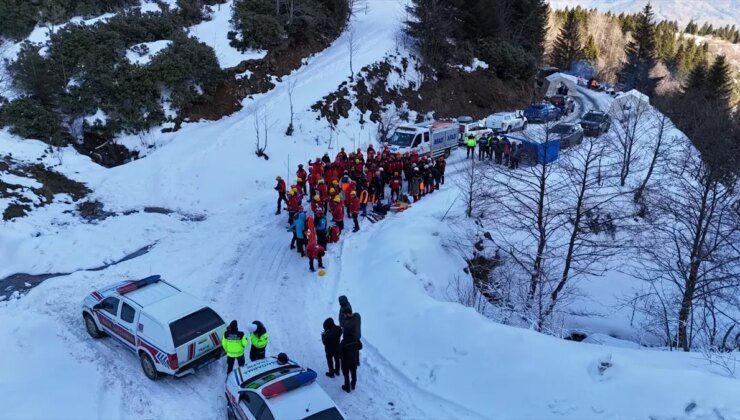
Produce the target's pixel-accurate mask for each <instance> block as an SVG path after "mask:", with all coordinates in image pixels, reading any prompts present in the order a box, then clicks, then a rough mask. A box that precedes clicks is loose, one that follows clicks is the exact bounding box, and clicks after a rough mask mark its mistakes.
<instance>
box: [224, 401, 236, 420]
mask: <svg viewBox="0 0 740 420" xmlns="http://www.w3.org/2000/svg"><path fill="white" fill-rule="evenodd" d="M226 417H228V419H229V420H239V419H238V418H237V417H236V414H234V409H233V408H231V404H227V405H226Z"/></svg>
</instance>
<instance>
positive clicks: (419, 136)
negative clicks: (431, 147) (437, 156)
mask: <svg viewBox="0 0 740 420" xmlns="http://www.w3.org/2000/svg"><path fill="white" fill-rule="evenodd" d="M419 143H421V135H419V134H417V135H416V137H414V143H413V144H412V145H411V147H416V146H418V145H419Z"/></svg>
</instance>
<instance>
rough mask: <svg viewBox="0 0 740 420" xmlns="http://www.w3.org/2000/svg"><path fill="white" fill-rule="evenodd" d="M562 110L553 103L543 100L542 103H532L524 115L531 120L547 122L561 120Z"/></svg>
mask: <svg viewBox="0 0 740 420" xmlns="http://www.w3.org/2000/svg"><path fill="white" fill-rule="evenodd" d="M561 116H562V112H561V111H560V109H559V108H558V107H556V106H555V105H553V104H550V103H547V102H543V103H541V104H532V105H530V106H528V107H527V109H525V110H524V117H526V118H527V121H529V122H533V123H536V122H547V121H555V120H559V119H560V117H561Z"/></svg>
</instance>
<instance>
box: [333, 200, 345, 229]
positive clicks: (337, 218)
mask: <svg viewBox="0 0 740 420" xmlns="http://www.w3.org/2000/svg"><path fill="white" fill-rule="evenodd" d="M332 202H333V203H334V208H332V209H331V216H332V218H334V224H336V225H337V227H339V230H344V203H342V197H340V196H339V195H338V194H337V195H336V196H335V197H334V200H332Z"/></svg>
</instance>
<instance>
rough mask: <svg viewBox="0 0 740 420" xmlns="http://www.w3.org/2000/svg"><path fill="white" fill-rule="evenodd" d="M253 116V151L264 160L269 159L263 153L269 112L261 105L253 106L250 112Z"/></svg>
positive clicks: (265, 145) (265, 144) (265, 146)
mask: <svg viewBox="0 0 740 420" xmlns="http://www.w3.org/2000/svg"><path fill="white" fill-rule="evenodd" d="M252 117H254V134H255V151H254V153H255V154H256V155H257V156H259V157H262V158H265V160H269V159H270V157H269V156H268V155H267V153H265V150H266V149H267V133H268V131H269V129H270V127H269V126H268V124H267V119H268V117H269V112H267V111H266V110H264V109H263V108H261V107H255V108H254V110H253V112H252Z"/></svg>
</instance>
